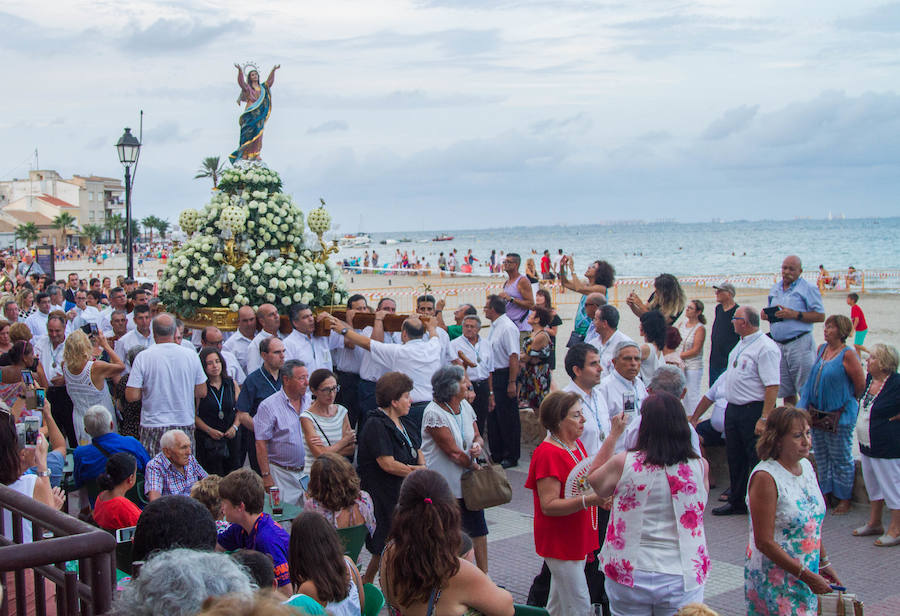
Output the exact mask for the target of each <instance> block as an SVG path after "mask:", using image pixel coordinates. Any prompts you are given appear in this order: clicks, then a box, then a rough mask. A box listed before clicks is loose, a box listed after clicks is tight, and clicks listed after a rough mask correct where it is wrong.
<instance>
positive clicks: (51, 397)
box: [34, 313, 82, 447]
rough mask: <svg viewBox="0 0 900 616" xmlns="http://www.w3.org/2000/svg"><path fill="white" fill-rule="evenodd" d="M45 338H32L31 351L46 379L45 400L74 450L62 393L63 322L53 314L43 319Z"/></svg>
mask: <svg viewBox="0 0 900 616" xmlns="http://www.w3.org/2000/svg"><path fill="white" fill-rule="evenodd" d="M45 327H46V329H47V335H46V336H40V337H38V338H35V339H34V351H35V353H36V354H37V356H38V357H39V358H40V362H41V367H42V368H43V369H44V376H45V377H47V382H48V383H49V385H50V386H49V387H48V388H47V401H48V402H49V403H50V412H51V413H52V414H53V419H54V420H55V421H56V424H57V425H58V426H59V428H60V430H62V433H63V434H64V435H65V436H66V439H67V440H68V441H69V445H70V446H71V447H78V445H80V444H82V443H79V442H78V438H77V436H76V434H75V424H74V422H73V420H72V410H73V406H72V399H71V398H70V397H69V394H68V392H67V391H66V379H65V377H64V376H63V363H64V357H63V349H65V346H66V344H65V342H66V320H65V319H64V318H62V317H61V316H60V314H56V313H54V314H53V315H52V316H50V317H48V318H47V323H46V326H45Z"/></svg>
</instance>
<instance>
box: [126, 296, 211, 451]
mask: <svg viewBox="0 0 900 616" xmlns="http://www.w3.org/2000/svg"><path fill="white" fill-rule="evenodd" d="M132 314H133V315H134V317H133V321H132V322H133V323H134V325H135V328H134V329H133V330H131V331H129V332H127V333H126V334H125V335H124V336H122V337H121V338H119V339H118V340H116V346H115V348H114V349H113V350H115V352H116V355H118V356H119V357H121V358H122V359H123V361H124V362H125V372H123V373H122V374H128V372H129V371H130V370H131V366H129V365H128V360H127V359H125V358H126V357H128V350H129V349H130V348H131V347H136V346H141V347H144V348H145V349H146V348H147V347H149V346H151V345H153V336H152V335H151V334H150V306H135V308H134V312H133V313H132ZM173 335H174V332H173ZM198 359H199V358H198ZM160 434H162V433H160Z"/></svg>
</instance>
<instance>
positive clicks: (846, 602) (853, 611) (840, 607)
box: [817, 590, 863, 616]
mask: <svg viewBox="0 0 900 616" xmlns="http://www.w3.org/2000/svg"><path fill="white" fill-rule="evenodd" d="M817 614H819V616H863V603H862V601H860V600H859V599H857V598H856V595H855V594H853V593H848V592H843V591H840V590H835V591H832V592H830V593H827V594H824V595H819V608H818V610H817Z"/></svg>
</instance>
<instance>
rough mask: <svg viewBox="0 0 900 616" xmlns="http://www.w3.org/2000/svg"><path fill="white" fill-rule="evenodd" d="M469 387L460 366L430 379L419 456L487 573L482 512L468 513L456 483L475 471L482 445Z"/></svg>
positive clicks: (441, 372) (448, 367)
mask: <svg viewBox="0 0 900 616" xmlns="http://www.w3.org/2000/svg"><path fill="white" fill-rule="evenodd" d="M470 388H471V385H470V384H469V379H468V378H467V377H466V373H465V371H463V369H462V368H461V367H460V366H445V367H443V368H440V369H439V370H438V371H437V372H435V373H434V375H433V376H432V377H431V391H432V397H433V400H432V402H431V403H430V404H429V405H428V406H426V407H425V412H424V414H423V415H422V453H423V454H424V455H425V465H426V466H427V467H428V468H429V469H431V470H433V471H435V472H438V473H440V474H441V475H442V476H443V477H444V479H446V480H447V483H448V484H450V491H451V492H453V496H455V497H456V499H457V502H458V503H459V511H460V515H461V517H462V528H463V530H464V531H466V533H468V535H469V536H470V537H471V538H472V543H473V545H474V547H475V562H476V563H477V564H478V568H479V569H481V570H482V571H484V572H485V573H487V568H488V555H487V533H488V529H487V522H485V520H484V510H478V511H472V510H470V509H468V508H467V507H466V503H465V501H464V500H463V497H462V486H461V484H460V480H461V479H462V475H463V473H464V472H465V471H466V470H467V469H470V468H478V462H477V458H478V456H480V455H481V454H482V447H483V446H484V441H483V440H482V438H481V434H479V432H478V424H477V423H476V422H475V410H474V409H473V408H472V405H471V404H469V403H468V401H466V394H467V393H468V391H469V389H470Z"/></svg>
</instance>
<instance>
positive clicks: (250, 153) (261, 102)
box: [228, 63, 281, 163]
mask: <svg viewBox="0 0 900 616" xmlns="http://www.w3.org/2000/svg"><path fill="white" fill-rule="evenodd" d="M234 66H235V68H237V70H238V85H239V86H240V87H241V94H240V96H238V99H237V103H238V105H240V104H241V103H242V102H246V103H247V105H246V107H245V108H244V112H243V113H241V119H240V124H241V141H240V145H239V146H238V149H236V150H235V151H234V152H232V153H231V155H230V156H229V157H228V158H229V160H231V162H232V163H234V162H235V161H237V160H259V152H260V150H262V136H263V129H265V127H266V120H268V119H269V114H270V113H271V112H272V84H274V83H275V71H276V70H278V69H279V68H281V65H280V64H276V65H275V66H274V67H272V72H270V73H269V78H268V79H266V81H265V83H260V82H259V70H258V69H257V67H256V65H254V64H252V63H248V64H245V65H244V66H243V68H242V67H241V65H240V64H235V65H234ZM245 71H246V79H245V78H244V72H245Z"/></svg>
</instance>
